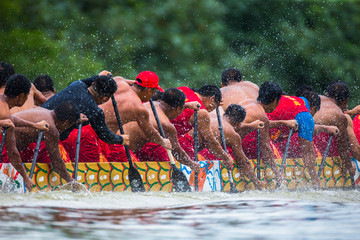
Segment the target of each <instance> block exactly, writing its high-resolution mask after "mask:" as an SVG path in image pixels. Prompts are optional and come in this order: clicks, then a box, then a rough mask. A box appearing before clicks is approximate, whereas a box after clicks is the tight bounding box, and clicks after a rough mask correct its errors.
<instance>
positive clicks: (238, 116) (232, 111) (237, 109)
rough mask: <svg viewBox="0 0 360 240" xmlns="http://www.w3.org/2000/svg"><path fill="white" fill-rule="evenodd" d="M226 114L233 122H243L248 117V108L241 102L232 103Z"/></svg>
mask: <svg viewBox="0 0 360 240" xmlns="http://www.w3.org/2000/svg"><path fill="white" fill-rule="evenodd" d="M224 115H226V116H227V117H228V118H230V119H231V121H232V122H233V123H241V122H243V121H244V119H245V117H246V110H245V109H244V108H243V107H242V106H241V105H239V104H230V105H229V106H228V107H227V108H226V110H225V114H224Z"/></svg>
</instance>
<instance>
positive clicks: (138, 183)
mask: <svg viewBox="0 0 360 240" xmlns="http://www.w3.org/2000/svg"><path fill="white" fill-rule="evenodd" d="M129 166H130V168H129V181H130V186H131V191H132V192H145V187H144V184H143V181H142V179H141V176H140V173H139V172H138V171H137V169H136V168H135V167H134V165H133V164H132V163H130V162H129Z"/></svg>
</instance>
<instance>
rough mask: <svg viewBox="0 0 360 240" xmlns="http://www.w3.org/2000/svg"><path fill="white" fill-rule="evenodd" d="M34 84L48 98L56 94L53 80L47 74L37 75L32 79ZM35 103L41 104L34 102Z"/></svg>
mask: <svg viewBox="0 0 360 240" xmlns="http://www.w3.org/2000/svg"><path fill="white" fill-rule="evenodd" d="M33 84H34V86H35V87H36V89H37V90H39V91H40V92H41V93H42V95H43V96H44V97H45V98H46V100H48V99H49V98H51V97H52V96H54V95H55V94H56V91H55V88H54V82H53V80H52V78H51V77H50V76H49V75H39V76H37V77H36V78H35V79H34V82H33ZM36 105H41V104H38V103H36Z"/></svg>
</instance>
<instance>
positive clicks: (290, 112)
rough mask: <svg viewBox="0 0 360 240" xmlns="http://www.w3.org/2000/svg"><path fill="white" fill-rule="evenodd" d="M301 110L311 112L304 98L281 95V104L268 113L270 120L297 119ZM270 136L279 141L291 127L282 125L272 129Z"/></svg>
mask: <svg viewBox="0 0 360 240" xmlns="http://www.w3.org/2000/svg"><path fill="white" fill-rule="evenodd" d="M301 112H309V110H308V109H307V107H306V105H305V102H304V100H303V99H301V98H299V97H295V96H285V95H283V96H281V98H280V101H279V105H278V106H277V107H276V108H275V110H274V111H273V112H272V113H266V115H267V116H268V118H269V120H295V116H296V115H297V114H298V113H301ZM269 132H270V138H271V139H272V140H273V141H275V142H277V141H279V140H281V138H279V137H280V136H284V135H288V134H289V128H288V127H285V126H281V127H279V128H271V129H270V131H269Z"/></svg>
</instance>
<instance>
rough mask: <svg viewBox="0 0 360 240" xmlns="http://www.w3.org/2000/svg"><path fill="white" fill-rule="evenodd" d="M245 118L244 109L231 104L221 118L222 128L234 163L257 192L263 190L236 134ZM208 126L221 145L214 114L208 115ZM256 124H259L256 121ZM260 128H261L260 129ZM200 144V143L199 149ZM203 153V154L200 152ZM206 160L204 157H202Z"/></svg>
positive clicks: (217, 123)
mask: <svg viewBox="0 0 360 240" xmlns="http://www.w3.org/2000/svg"><path fill="white" fill-rule="evenodd" d="M245 116H246V111H245V109H244V108H243V107H242V106H240V105H237V104H231V105H229V107H227V109H226V111H225V113H224V115H222V116H221V123H222V128H223V131H224V138H225V143H226V146H227V147H228V148H230V149H229V150H230V151H231V152H232V155H233V156H234V159H235V163H236V165H238V166H239V167H240V171H241V172H242V173H243V174H245V175H246V176H247V177H248V178H249V179H250V180H251V181H252V182H253V183H254V184H255V187H256V188H257V189H259V190H262V189H263V187H264V186H263V184H262V182H261V181H259V180H258V179H257V177H256V175H255V173H254V169H253V168H252V166H251V164H250V161H249V159H248V158H247V157H246V155H245V153H244V151H243V149H242V145H241V137H240V135H239V134H238V133H237V132H236V131H239V128H240V127H241V123H242V122H243V121H244V119H245ZM210 117H211V119H210V125H211V130H212V132H213V134H214V136H215V138H216V140H217V141H218V142H219V143H221V142H222V140H221V135H220V130H219V122H218V118H217V115H216V113H214V112H212V113H210ZM257 122H258V123H261V122H259V121H257ZM260 128H261V127H260ZM201 146H202V143H201V142H200V148H201ZM201 153H203V152H201ZM203 156H204V157H205V158H206V159H208V158H207V157H206V155H203Z"/></svg>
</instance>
